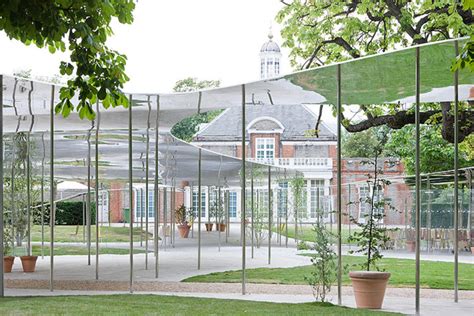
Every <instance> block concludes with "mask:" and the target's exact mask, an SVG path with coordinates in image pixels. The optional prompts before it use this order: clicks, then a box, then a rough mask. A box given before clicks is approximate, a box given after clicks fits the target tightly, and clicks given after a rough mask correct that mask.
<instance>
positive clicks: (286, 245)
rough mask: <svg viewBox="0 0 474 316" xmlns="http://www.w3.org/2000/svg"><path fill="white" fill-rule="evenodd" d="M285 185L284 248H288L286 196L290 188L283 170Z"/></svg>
mask: <svg viewBox="0 0 474 316" xmlns="http://www.w3.org/2000/svg"><path fill="white" fill-rule="evenodd" d="M285 183H286V188H285V189H286V192H285V247H286V248H288V195H289V193H290V186H289V185H288V181H287V178H286V169H285Z"/></svg>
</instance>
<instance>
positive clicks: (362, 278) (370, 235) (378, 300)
mask: <svg viewBox="0 0 474 316" xmlns="http://www.w3.org/2000/svg"><path fill="white" fill-rule="evenodd" d="M387 135H388V131H387V130H385V129H380V130H379V131H378V132H377V140H378V141H377V144H376V145H374V148H373V151H374V159H373V160H367V161H363V162H362V163H363V164H367V165H370V166H373V170H372V172H371V173H369V174H367V187H368V188H369V190H368V191H369V194H368V195H367V196H366V197H360V198H359V201H358V202H350V203H353V204H356V203H360V204H364V205H366V206H368V209H367V212H366V213H365V214H364V216H363V217H362V218H359V219H356V218H354V217H352V216H351V217H350V220H351V221H352V222H354V223H355V224H356V225H357V226H359V227H360V228H361V229H360V230H359V231H355V232H354V233H353V234H352V235H351V236H350V237H349V242H355V243H356V244H357V246H358V249H357V250H351V251H349V253H361V254H363V255H364V256H365V257H366V260H365V261H364V262H363V263H362V264H361V266H360V267H361V269H362V270H361V271H351V272H349V277H350V278H351V281H352V286H353V289H354V294H355V299H356V304H357V307H358V308H370V309H378V308H381V307H382V303H383V298H384V296H385V289H386V286H387V283H388V279H389V278H390V273H388V272H383V271H380V269H379V267H378V266H377V263H378V262H379V260H380V259H382V257H383V255H382V254H381V252H380V249H382V248H384V247H385V245H386V244H387V242H388V241H389V239H390V238H389V237H388V236H387V234H386V232H387V230H388V229H387V228H385V227H382V226H381V225H380V224H381V221H382V219H383V218H384V217H385V208H386V207H388V209H391V210H394V208H393V207H392V206H391V205H390V203H389V202H388V201H387V200H386V199H385V198H384V197H383V193H382V196H381V194H380V193H381V191H382V190H383V188H384V187H386V186H388V185H389V184H390V182H389V181H388V180H386V179H383V178H381V177H380V175H381V174H383V169H384V164H385V163H388V164H393V162H392V161H385V162H384V161H381V160H380V156H381V154H382V152H383V148H384V144H385V142H386V141H387ZM374 270H375V271H374Z"/></svg>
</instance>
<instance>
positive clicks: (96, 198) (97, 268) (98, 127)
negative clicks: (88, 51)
mask: <svg viewBox="0 0 474 316" xmlns="http://www.w3.org/2000/svg"><path fill="white" fill-rule="evenodd" d="M96 112H97V124H96V127H95V279H96V280H98V279H99V235H100V234H99V229H100V228H99V129H100V108H99V101H97V103H96Z"/></svg>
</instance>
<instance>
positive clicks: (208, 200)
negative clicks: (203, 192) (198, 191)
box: [206, 185, 212, 233]
mask: <svg viewBox="0 0 474 316" xmlns="http://www.w3.org/2000/svg"><path fill="white" fill-rule="evenodd" d="M207 224H208V225H210V224H211V187H210V186H209V185H208V186H207ZM206 231H207V228H206ZM209 232H212V229H211V230H210V231H208V233H209Z"/></svg>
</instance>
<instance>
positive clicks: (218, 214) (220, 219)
mask: <svg viewBox="0 0 474 316" xmlns="http://www.w3.org/2000/svg"><path fill="white" fill-rule="evenodd" d="M223 202H224V201H223V200H222V198H221V199H220V201H219V199H218V198H217V199H216V200H215V201H214V203H213V205H212V209H213V214H214V216H215V218H216V231H220V232H225V228H226V224H225V212H224V208H223V207H222V204H223Z"/></svg>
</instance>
